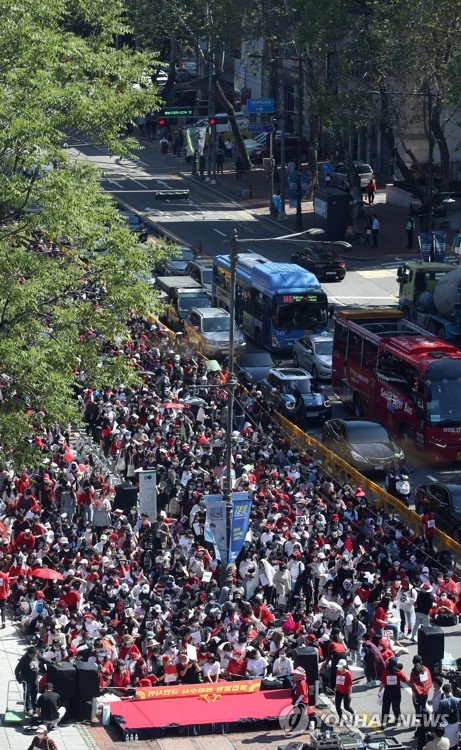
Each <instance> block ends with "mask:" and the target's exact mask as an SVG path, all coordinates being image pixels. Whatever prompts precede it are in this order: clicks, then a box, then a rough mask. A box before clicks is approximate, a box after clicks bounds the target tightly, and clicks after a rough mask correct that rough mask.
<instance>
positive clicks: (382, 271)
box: [357, 268, 395, 279]
mask: <svg viewBox="0 0 461 750" xmlns="http://www.w3.org/2000/svg"><path fill="white" fill-rule="evenodd" d="M357 273H358V274H359V276H363V277H364V279H384V278H387V277H390V276H395V271H389V270H387V269H386V268H377V269H376V270H372V269H369V270H368V271H357Z"/></svg>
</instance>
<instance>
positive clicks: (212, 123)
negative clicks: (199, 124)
mask: <svg viewBox="0 0 461 750" xmlns="http://www.w3.org/2000/svg"><path fill="white" fill-rule="evenodd" d="M208 125H216V117H209V118H208Z"/></svg>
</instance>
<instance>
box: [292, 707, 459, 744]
mask: <svg viewBox="0 0 461 750" xmlns="http://www.w3.org/2000/svg"><path fill="white" fill-rule="evenodd" d="M314 718H315V717H313V715H312V714H311V715H309V714H307V713H306V711H305V710H304V709H303V708H302V707H301V706H299V705H298V706H293V705H291V704H289V705H287V706H285V708H283V709H282V711H281V712H280V714H279V725H280V729H281V730H282V731H283V733H284V734H285V736H286V737H288V736H289V735H293V734H301V733H302V732H306V731H307V730H313V729H315V724H316V722H315V721H314ZM316 718H317V724H318V725H319V726H320V725H321V726H322V731H326V732H328V731H332V730H334V729H335V728H337V727H342V726H345V725H347V726H349V727H350V726H354V727H356V728H357V729H363V730H368V731H369V730H370V729H374V728H376V729H378V728H381V727H382V726H383V725H386V724H389V723H391V722H392V723H393V726H394V727H396V728H402V729H412V730H413V731H414V730H415V729H416V728H417V727H419V726H421V724H423V726H424V727H425V728H426V729H433V728H434V727H436V726H438V725H439V724H440V723H441V722H444V721H445V722H446V720H447V716H445V715H440V714H427V713H424V714H422V715H420V714H415V713H405V714H400V716H399V718H398V720H397V722H395V718H394V716H393V715H392V714H388V715H387V716H383V715H382V714H381V713H375V714H371V715H370V714H352V715H351V714H350V713H348V712H346V711H344V712H343V718H342V719H340V718H339V717H338V715H337V714H335V713H329V712H325V713H324V712H323V711H322V713H321V714H320V715H318V714H317V716H316Z"/></svg>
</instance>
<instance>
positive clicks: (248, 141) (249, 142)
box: [243, 138, 261, 156]
mask: <svg viewBox="0 0 461 750" xmlns="http://www.w3.org/2000/svg"><path fill="white" fill-rule="evenodd" d="M243 142H244V143H245V148H246V150H247V153H248V156H251V154H252V152H253V150H254V149H255V148H259V147H260V145H261V143H259V142H258V141H256V140H255V139H254V138H244V139H243Z"/></svg>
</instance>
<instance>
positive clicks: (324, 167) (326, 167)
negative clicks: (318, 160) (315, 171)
mask: <svg viewBox="0 0 461 750" xmlns="http://www.w3.org/2000/svg"><path fill="white" fill-rule="evenodd" d="M331 170H332V166H331V164H328V162H327V161H326V162H325V164H322V172H325V173H327V172H331Z"/></svg>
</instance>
